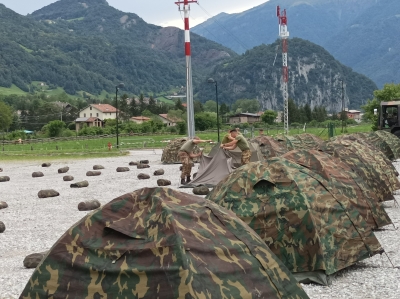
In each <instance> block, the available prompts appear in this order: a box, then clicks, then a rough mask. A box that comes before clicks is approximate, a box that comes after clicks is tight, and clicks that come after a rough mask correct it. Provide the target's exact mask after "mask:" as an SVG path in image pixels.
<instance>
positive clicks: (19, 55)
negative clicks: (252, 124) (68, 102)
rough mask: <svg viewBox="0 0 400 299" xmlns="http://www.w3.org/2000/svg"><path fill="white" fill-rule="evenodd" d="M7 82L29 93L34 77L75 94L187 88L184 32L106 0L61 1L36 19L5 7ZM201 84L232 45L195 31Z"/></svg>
mask: <svg viewBox="0 0 400 299" xmlns="http://www.w3.org/2000/svg"><path fill="white" fill-rule="evenodd" d="M0 32H1V34H0V51H1V53H2V55H1V56H0V65H1V66H2V67H0V86H4V87H10V86H11V85H12V84H15V85H16V86H18V87H19V88H20V89H22V90H24V91H28V89H29V84H30V82H32V81H44V82H46V83H47V84H48V85H54V86H59V87H62V88H64V90H65V91H66V92H67V93H69V94H72V95H73V94H75V93H76V92H78V91H86V92H89V93H92V94H99V93H101V92H102V90H105V91H108V92H110V91H111V92H112V91H113V90H114V88H115V85H116V84H118V83H119V82H121V81H123V82H125V87H126V89H125V90H126V91H127V92H131V93H135V94H139V93H141V92H155V93H156V92H160V91H165V90H170V89H171V87H175V86H182V85H185V82H186V72H185V59H184V46H183V45H184V41H183V39H184V34H183V31H182V30H179V29H178V28H172V27H169V28H162V27H159V26H155V25H151V24H147V23H146V22H144V21H143V20H142V19H141V18H140V17H138V16H137V15H136V14H132V13H124V12H122V11H119V10H117V9H115V8H113V7H111V6H109V5H108V3H107V2H106V1H104V0H85V2H84V3H83V2H80V1H78V0H61V1H58V2H55V3H53V4H51V5H48V6H46V7H44V8H42V9H40V10H38V11H36V12H34V13H33V14H31V15H29V16H21V15H19V14H17V13H15V12H13V11H12V10H10V9H8V8H6V7H5V6H4V5H0ZM192 43H193V48H194V49H193V65H194V69H195V70H196V71H195V72H194V82H196V80H199V79H198V78H199V77H201V78H202V77H203V76H204V74H206V73H208V72H209V71H210V70H211V69H212V68H213V66H214V65H215V64H216V63H218V62H222V61H224V60H225V59H227V58H230V57H232V56H237V54H236V53H234V52H233V51H232V50H229V49H228V48H225V47H223V46H221V45H219V44H217V43H215V42H212V41H209V40H207V39H205V38H203V37H200V36H198V35H196V34H193V38H192Z"/></svg>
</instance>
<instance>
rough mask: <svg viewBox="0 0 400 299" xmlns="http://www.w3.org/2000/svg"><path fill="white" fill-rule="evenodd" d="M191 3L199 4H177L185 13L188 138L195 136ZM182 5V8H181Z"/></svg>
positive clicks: (185, 2)
mask: <svg viewBox="0 0 400 299" xmlns="http://www.w3.org/2000/svg"><path fill="white" fill-rule="evenodd" d="M190 3H197V1H196V0H183V1H179V2H175V4H176V5H178V7H179V11H183V12H184V13H185V55H186V103H187V119H188V123H187V125H188V137H189V138H193V137H194V136H195V130H194V103H193V83H192V57H191V49H190V30H189V11H190V6H189V4H190ZM181 5H182V6H181Z"/></svg>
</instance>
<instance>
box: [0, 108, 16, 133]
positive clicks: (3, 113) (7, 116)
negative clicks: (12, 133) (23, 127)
mask: <svg viewBox="0 0 400 299" xmlns="http://www.w3.org/2000/svg"><path fill="white" fill-rule="evenodd" d="M12 122H13V113H12V108H11V107H10V106H8V105H7V104H5V103H4V102H1V101H0V129H1V130H2V131H7V130H8V128H9V127H10V125H11V124H12Z"/></svg>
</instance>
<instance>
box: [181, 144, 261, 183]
mask: <svg viewBox="0 0 400 299" xmlns="http://www.w3.org/2000/svg"><path fill="white" fill-rule="evenodd" d="M249 147H250V151H251V157H250V161H251V162H256V161H262V160H263V158H262V154H261V151H260V149H259V146H258V144H256V143H252V142H249ZM210 154H211V155H212V156H211V155H210ZM210 154H209V155H208V156H204V155H203V156H201V158H200V165H199V170H198V171H197V175H196V178H194V179H193V180H192V181H191V182H190V183H189V184H186V185H182V186H180V188H194V187H198V186H206V187H208V188H212V187H214V186H216V185H217V184H218V183H219V182H220V181H221V180H223V179H224V178H226V177H227V176H228V175H229V174H230V173H231V172H232V171H233V170H234V169H236V168H238V167H240V166H241V156H242V151H241V150H240V149H238V148H236V149H234V150H233V151H228V150H224V149H221V148H220V146H219V144H217V145H216V146H214V147H213V148H212V149H211V152H210Z"/></svg>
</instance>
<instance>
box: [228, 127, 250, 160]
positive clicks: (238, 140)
mask: <svg viewBox="0 0 400 299" xmlns="http://www.w3.org/2000/svg"><path fill="white" fill-rule="evenodd" d="M230 133H231V136H232V137H233V138H235V140H233V141H231V142H229V143H226V144H221V148H223V149H226V150H230V151H231V150H234V149H235V148H236V147H239V148H240V150H241V151H242V161H241V162H242V165H245V164H248V163H250V157H251V151H250V147H249V143H248V142H247V140H246V138H244V137H243V135H242V134H240V133H239V132H238V131H237V129H234V130H231V131H230Z"/></svg>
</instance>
